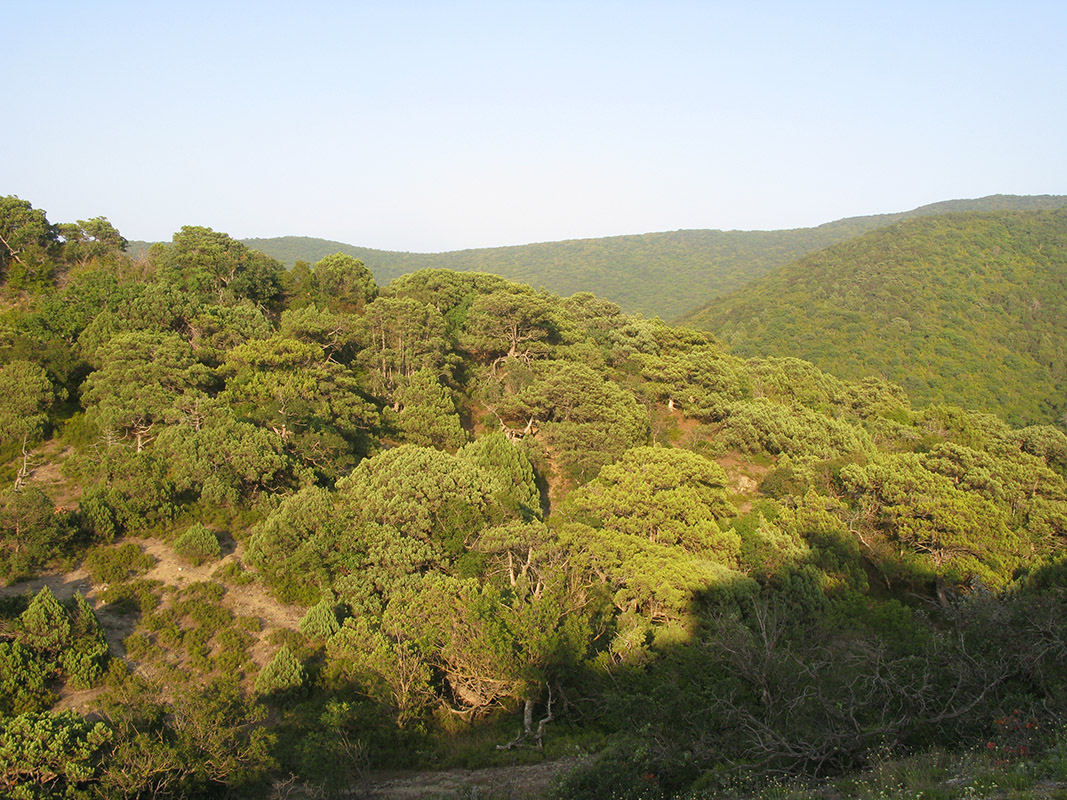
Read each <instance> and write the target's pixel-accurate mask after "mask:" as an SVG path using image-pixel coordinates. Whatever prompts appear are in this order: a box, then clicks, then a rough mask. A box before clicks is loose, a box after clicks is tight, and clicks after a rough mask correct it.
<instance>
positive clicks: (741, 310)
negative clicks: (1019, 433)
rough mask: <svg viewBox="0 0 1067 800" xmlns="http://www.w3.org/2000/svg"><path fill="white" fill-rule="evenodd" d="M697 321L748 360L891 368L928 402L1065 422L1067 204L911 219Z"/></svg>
mask: <svg viewBox="0 0 1067 800" xmlns="http://www.w3.org/2000/svg"><path fill="white" fill-rule="evenodd" d="M685 322H686V324H689V325H692V326H694V327H700V328H704V329H707V330H710V331H712V332H714V333H715V334H716V335H717V336H719V337H720V338H721V339H722V340H723V341H724V342H725V343H726V344H728V345H729V346H730V348H731V350H732V351H733V352H734V353H735V354H736V355H740V356H756V355H778V356H792V357H796V358H802V359H805V360H807V361H811V362H812V363H814V364H815V365H816V366H818V367H819V368H820V369H823V370H825V371H827V372H831V373H833V374H836V375H838V376H839V377H842V378H846V379H859V378H862V377H864V376H866V375H872V374H873V375H881V376H882V377H885V378H887V379H889V380H890V381H893V382H895V383H899V384H901V385H902V386H904V387H905V389H906V390H907V391H908V393H909V395H910V396H911V398H912V400H913V401H914V402H916V403H917V404H925V403H936V402H948V403H952V404H955V405H960V406H964V407H966V408H971V409H979V410H983V411H989V412H994V413H997V414H999V415H1001V416H1004V417H1006V418H1007V419H1008V420H1009V421H1010V422H1012V423H1013V424H1031V423H1044V424H1048V423H1056V424H1059V425H1061V426H1064V427H1067V208H1059V209H1053V210H1048V211H997V212H991V213H978V212H965V213H954V214H947V215H934V216H923V217H917V218H911V219H903V220H901V221H899V222H897V223H895V224H893V225H891V226H889V227H885V228H881V229H878V230H874V231H871V232H869V233H867V234H865V235H863V236H860V237H858V238H854V239H851V240H849V241H847V242H842V243H840V244H837V245H834V246H832V247H829V248H826V249H824V250H822V251H820V252H817V253H813V254H811V255H809V256H807V257H805V258H803V259H801V260H799V261H797V262H796V263H794V264H791V265H789V266H786V267H783V268H782V269H779V270H776V271H775V272H774V273H772V274H770V275H767V276H765V277H763V278H760V279H759V280H756V281H753V282H752V283H750V284H748V285H747V286H745V287H743V288H741V289H739V290H738V291H737V292H735V293H734V294H732V295H729V296H726V297H721V298H718V299H717V300H714V301H712V303H710V304H709V305H708V306H707V307H705V308H703V309H701V310H700V311H698V312H695V313H693V314H691V315H690V316H689V317H687V318H686V319H685Z"/></svg>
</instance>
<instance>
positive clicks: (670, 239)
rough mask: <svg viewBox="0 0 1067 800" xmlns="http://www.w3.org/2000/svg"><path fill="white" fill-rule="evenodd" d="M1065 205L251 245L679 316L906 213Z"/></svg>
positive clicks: (941, 207) (1053, 203)
mask: <svg viewBox="0 0 1067 800" xmlns="http://www.w3.org/2000/svg"><path fill="white" fill-rule="evenodd" d="M1064 205H1067V197H1063V196H1053V195H1042V196H1015V195H991V196H989V197H983V198H979V199H975V200H950V201H946V202H942V203H934V204H932V205H927V206H922V207H920V208H916V209H913V210H912V211H906V212H902V213H897V214H879V215H875V216H866V217H850V218H847V219H841V220H837V221H835V222H829V223H826V224H825V225H820V226H818V227H816V228H796V229H793V230H779V231H720V230H682V231H671V232H665V233H647V234H641V235H632V236H612V237H607V238H601V239H573V240H568V241H562V242H548V243H541V244H527V245H519V246H513V247H493V248H484V249H477V250H456V251H452V252H448V253H436V254H428V253H400V252H390V251H384V250H372V249H369V248H364V247H355V246H352V245H348V244H344V243H342V242H334V241H328V240H325V239H313V238H309V237H298V236H285V237H280V238H273V239H245V240H243V241H244V243H245V244H247V245H249V246H250V247H254V248H256V249H257V250H262V251H263V252H265V253H267V254H268V255H271V256H273V257H274V258H277V259H278V260H279V261H282V262H283V263H286V264H292V263H293V262H294V261H297V260H302V261H307V262H308V263H314V262H315V261H317V260H318V259H320V258H322V257H323V256H325V255H329V254H330V253H337V252H343V253H348V254H350V255H353V256H355V257H356V258H359V259H361V260H362V261H363V262H364V263H365V264H366V265H367V266H368V267H369V268H370V270H371V272H373V273H374V276H375V278H376V279H377V281H378V283H379V284H381V285H384V284H386V283H388V282H389V281H391V280H393V279H394V278H396V277H398V276H400V275H403V274H404V273H407V272H413V271H415V270H417V269H423V268H427V267H443V268H447V269H452V270H457V271H477V272H491V273H494V274H497V275H501V276H503V277H505V278H508V279H509V280H514V281H519V282H521V283H526V284H530V285H531V286H535V287H544V288H546V289H548V290H550V291H552V292H556V293H558V294H560V295H564V296H566V295H570V294H574V293H575V292H581V291H589V292H593V293H594V294H596V295H598V296H600V297H605V298H607V299H609V300H613V301H615V302H616V303H619V304H620V305H621V306H622V307H623V308H624V309H625V310H626V311H628V312H631V313H641V314H644V315H646V316H653V315H654V316H660V317H663V318H664V319H668V320H673V319H676V318H678V317H679V316H681V315H682V314H684V313H686V312H688V311H691V310H692V309H694V308H696V307H697V306H699V305H701V304H703V303H705V302H707V301H709V300H712V299H714V298H716V297H719V296H722V295H724V294H728V293H729V292H731V291H733V290H735V289H737V288H739V287H741V286H743V285H744V284H746V283H748V282H749V281H752V280H754V279H756V278H758V277H760V276H762V275H766V274H767V273H769V272H771V271H772V270H774V269H776V268H777V267H781V266H785V265H786V264H789V263H791V262H793V261H795V260H796V259H798V258H801V257H802V256H805V255H807V254H809V253H812V252H815V251H817V250H820V249H822V248H824V247H828V246H830V245H832V244H836V243H838V242H843V241H846V240H848V239H851V238H853V237H855V236H859V235H860V234H863V233H866V232H867V231H871V230H874V229H877V228H880V227H884V226H886V225H891V224H893V223H895V222H897V221H900V220H902V219H907V218H910V217H919V216H930V215H938V214H946V213H954V212H960V211H997V210H1009V209H1040V208H1058V207H1062V206H1064Z"/></svg>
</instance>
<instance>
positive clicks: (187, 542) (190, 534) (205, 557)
mask: <svg viewBox="0 0 1067 800" xmlns="http://www.w3.org/2000/svg"><path fill="white" fill-rule="evenodd" d="M174 552H175V554H177V555H178V557H179V558H181V559H182V560H184V561H187V562H189V563H190V564H195V565H196V566H199V565H201V564H203V563H205V562H206V561H214V560H216V559H217V558H218V557H219V556H220V555H222V548H221V547H220V546H219V538H218V537H217V536H216V535H215V534H214V533H212V532H211V531H209V530H208V529H207V528H205V527H204V526H203V525H201V524H200V523H197V524H196V525H193V526H192V527H191V528H189V529H188V530H187V531H185V533H183V534H182V535H181V536H179V537H178V538H177V539H175V541H174Z"/></svg>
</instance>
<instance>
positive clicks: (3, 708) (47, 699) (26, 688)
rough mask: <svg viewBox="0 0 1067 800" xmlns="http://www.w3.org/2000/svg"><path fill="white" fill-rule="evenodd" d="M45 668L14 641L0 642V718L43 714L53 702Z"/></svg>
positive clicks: (53, 697) (37, 658) (33, 653)
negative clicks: (46, 684) (36, 712)
mask: <svg viewBox="0 0 1067 800" xmlns="http://www.w3.org/2000/svg"><path fill="white" fill-rule="evenodd" d="M47 679H48V665H47V664H45V663H44V662H43V661H42V659H41V658H40V656H38V655H37V653H35V652H34V651H33V650H31V649H30V648H28V647H25V646H23V645H21V644H19V643H18V642H0V716H3V715H5V714H8V715H11V714H25V713H28V712H32V711H44V710H46V709H47V708H48V707H49V706H51V705H52V703H53V702H54V701H55V696H54V695H53V694H52V693H51V692H50V691H48V688H47V687H46V686H45V682H46V681H47Z"/></svg>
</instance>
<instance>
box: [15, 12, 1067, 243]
mask: <svg viewBox="0 0 1067 800" xmlns="http://www.w3.org/2000/svg"><path fill="white" fill-rule="evenodd" d="M0 18H2V19H3V23H2V25H3V28H4V36H3V39H4V53H5V56H4V61H5V72H6V73H7V79H6V80H5V82H4V83H5V88H4V93H3V94H4V98H5V103H4V107H5V115H4V116H5V120H4V124H3V125H2V126H0V195H10V194H13V195H17V196H19V197H21V198H22V199H24V200H28V201H29V202H30V203H32V204H33V205H34V207H36V208H42V209H44V210H45V212H46V213H47V215H48V218H49V220H51V221H52V222H71V221H75V220H77V219H88V218H91V217H96V216H106V217H107V218H108V219H109V220H110V221H111V222H112V223H113V224H114V225H115V226H116V227H117V228H118V229H119V230H120V231H121V232H122V234H123V235H124V236H126V238H128V239H141V240H150V241H158V240H169V239H170V237H171V235H172V234H173V233H174V232H175V231H177V230H178V229H179V228H181V227H182V226H183V225H206V226H209V227H212V228H214V229H215V230H220V231H225V232H226V233H229V234H230V235H231V236H234V237H237V238H250V237H273V236H284V235H296V236H316V237H322V238H326V239H334V240H338V241H342V242H346V243H349V244H354V245H359V246H364V247H374V248H379V249H385V250H407V251H415V252H440V251H445V250H455V249H462V248H471V247H490V246H499V245H509V244H524V243H529V242H542V241H557V240H562V239H572V238H591V237H600V236H610V235H619V234H631V233H646V232H651V231H666V230H677V229H683V228H718V229H723V230H729V229H742V230H771V229H779V228H796V227H807V226H812V225H818V224H821V223H824V222H829V221H831V220H835V219H840V218H842V217H848V216H858V215H865V214H876V213H889V212H895V211H905V210H908V209H911V208H915V207H917V206H920V205H924V204H926V203H931V202H937V201H941V200H949V199H954V198H964V197H981V196H984V195H989V194H1067V147H1065V145H1067V59H1065V58H1064V56H1063V47H1064V44H1065V40H1067V3H1063V2H1061V0H1049V1H1048V2H1031V1H1029V0H1014V1H1013V2H1010V3H1009V2H982V0H968V1H967V2H938V0H922V1H921V2H912V1H911V0H895V1H894V2H874V1H873V0H871V1H870V2H868V1H867V0H851V2H819V0H810V1H807V2H802V1H801V0H796V1H795V2H784V1H783V2H760V1H759V0H753V1H751V2H742V1H741V0H737V2H730V3H727V2H711V1H709V2H672V1H671V0H661V1H660V2H651V1H650V2H640V3H639V2H625V1H620V2H582V0H570V2H558V3H557V2H527V3H510V2H504V1H503V0H499V1H498V2H412V1H409V0H393V2H388V3H387V2H335V3H330V2H316V0H309V1H308V2H304V3H302V4H297V3H294V2H291V0H290V2H285V3H272V2H226V1H225V0H215V2H190V1H188V0H186V1H185V2H182V3H180V4H179V3H154V2H143V0H139V1H138V2H107V0H97V2H92V3H86V2H84V1H83V0H79V2H63V0H60V1H58V2H48V3H25V2H23V3H16V2H13V1H12V0H6V1H5V2H3V6H2V15H0Z"/></svg>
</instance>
